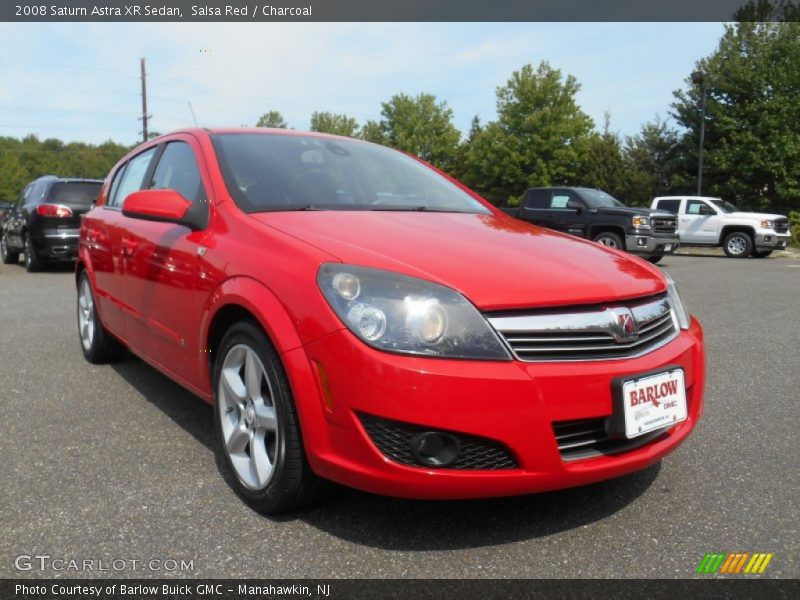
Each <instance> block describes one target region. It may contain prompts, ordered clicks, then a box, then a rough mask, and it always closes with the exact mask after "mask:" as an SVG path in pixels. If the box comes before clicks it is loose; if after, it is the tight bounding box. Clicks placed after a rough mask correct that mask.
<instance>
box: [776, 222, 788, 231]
mask: <svg viewBox="0 0 800 600" xmlns="http://www.w3.org/2000/svg"><path fill="white" fill-rule="evenodd" d="M787 231H789V219H780V220H777V221H775V232H776V233H786V232H787Z"/></svg>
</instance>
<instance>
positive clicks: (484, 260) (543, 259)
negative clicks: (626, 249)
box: [251, 211, 666, 310]
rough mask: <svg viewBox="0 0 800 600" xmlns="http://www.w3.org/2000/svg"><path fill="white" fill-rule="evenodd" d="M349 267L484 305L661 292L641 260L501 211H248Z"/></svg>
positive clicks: (659, 280)
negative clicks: (389, 274)
mask: <svg viewBox="0 0 800 600" xmlns="http://www.w3.org/2000/svg"><path fill="white" fill-rule="evenodd" d="M251 216H252V217H253V218H254V219H255V220H257V221H258V222H260V223H262V224H263V225H266V226H269V227H272V228H275V229H277V230H279V231H281V232H283V233H285V234H288V235H291V236H294V237H296V238H299V239H301V240H303V241H305V242H306V243H308V244H311V245H313V246H315V247H317V248H319V249H321V250H323V251H325V252H326V253H328V254H330V255H332V256H334V257H336V258H338V259H339V260H340V261H342V262H344V263H348V264H356V265H363V266H368V267H374V268H380V269H386V270H390V271H397V272H399V273H403V274H405V275H411V276H414V277H420V278H423V279H427V280H430V281H434V282H437V283H440V284H442V285H446V286H448V287H450V288H453V289H455V290H457V291H459V292H461V293H462V294H464V295H465V296H466V297H467V298H469V299H470V300H471V301H472V302H473V304H475V305H476V306H478V307H479V308H481V309H483V310H503V309H513V308H525V307H542V306H557V305H568V304H595V303H601V302H606V301H610V300H620V299H626V298H634V297H640V296H647V295H651V294H655V293H658V292H662V291H663V290H664V289H665V288H666V285H665V282H664V277H663V275H662V274H661V273H660V271H659V270H658V269H657V268H656V267H653V266H651V265H649V264H648V263H646V262H644V261H642V260H640V259H636V258H633V257H630V256H628V255H625V254H623V253H621V252H616V251H612V250H608V249H606V248H604V247H601V246H600V245H598V244H595V243H593V242H588V241H585V240H580V239H578V238H575V237H572V236H568V235H565V234H560V233H557V232H554V231H550V230H547V229H543V228H540V227H536V226H534V225H531V224H528V223H525V222H523V221H519V220H517V219H513V218H511V217H508V216H505V215H495V214H480V215H478V214H464V213H433V212H387V211H375V212H370V211H296V212H269V213H257V214H253V215H251Z"/></svg>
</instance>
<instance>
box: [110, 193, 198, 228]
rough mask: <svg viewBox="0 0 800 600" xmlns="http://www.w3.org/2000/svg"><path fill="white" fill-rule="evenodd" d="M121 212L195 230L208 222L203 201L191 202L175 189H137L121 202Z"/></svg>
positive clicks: (133, 216) (127, 215)
mask: <svg viewBox="0 0 800 600" xmlns="http://www.w3.org/2000/svg"><path fill="white" fill-rule="evenodd" d="M122 214H123V215H125V216H126V217H130V218H132V219H142V220H144V221H158V222H161V223H175V224H177V225H185V226H186V227H188V228H190V229H192V230H194V231H197V230H199V229H205V227H206V225H207V224H208V207H207V205H206V204H205V203H197V204H193V203H192V202H190V201H189V200H187V199H186V198H184V197H183V196H181V195H180V194H179V193H178V192H176V191H175V190H139V191H138V192H132V193H131V194H129V195H128V197H127V198H125V201H124V202H123V203H122Z"/></svg>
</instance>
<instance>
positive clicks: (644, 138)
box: [620, 117, 694, 206]
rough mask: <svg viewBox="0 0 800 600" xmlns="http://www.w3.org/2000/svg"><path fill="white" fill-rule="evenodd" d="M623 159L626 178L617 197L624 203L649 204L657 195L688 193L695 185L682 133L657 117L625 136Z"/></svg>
mask: <svg viewBox="0 0 800 600" xmlns="http://www.w3.org/2000/svg"><path fill="white" fill-rule="evenodd" d="M690 154H691V153H690ZM623 160H624V167H625V173H626V180H625V186H624V192H623V193H621V195H620V199H622V200H624V201H625V202H626V203H630V204H634V205H640V206H649V205H650V202H652V200H653V198H655V197H656V196H662V195H665V194H673V193H688V192H691V187H692V185H694V178H693V176H692V175H689V174H688V173H690V170H689V171H687V163H686V152H685V147H684V145H683V143H682V140H681V136H680V135H679V134H678V132H677V131H676V130H675V129H674V128H671V127H670V126H669V125H668V124H667V123H666V122H665V121H663V120H661V119H660V118H659V117H656V119H655V121H653V122H652V123H645V124H644V125H643V126H642V128H641V130H640V131H639V133H637V134H636V135H634V136H628V137H627V138H626V139H625V146H624V148H623Z"/></svg>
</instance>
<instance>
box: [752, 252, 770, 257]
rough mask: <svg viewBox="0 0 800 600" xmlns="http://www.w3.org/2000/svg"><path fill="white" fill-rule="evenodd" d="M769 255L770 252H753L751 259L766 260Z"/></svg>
mask: <svg viewBox="0 0 800 600" xmlns="http://www.w3.org/2000/svg"><path fill="white" fill-rule="evenodd" d="M770 254H772V250H762V251H761V252H759V251H758V250H753V258H767V257H768V256H769V255H770Z"/></svg>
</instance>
